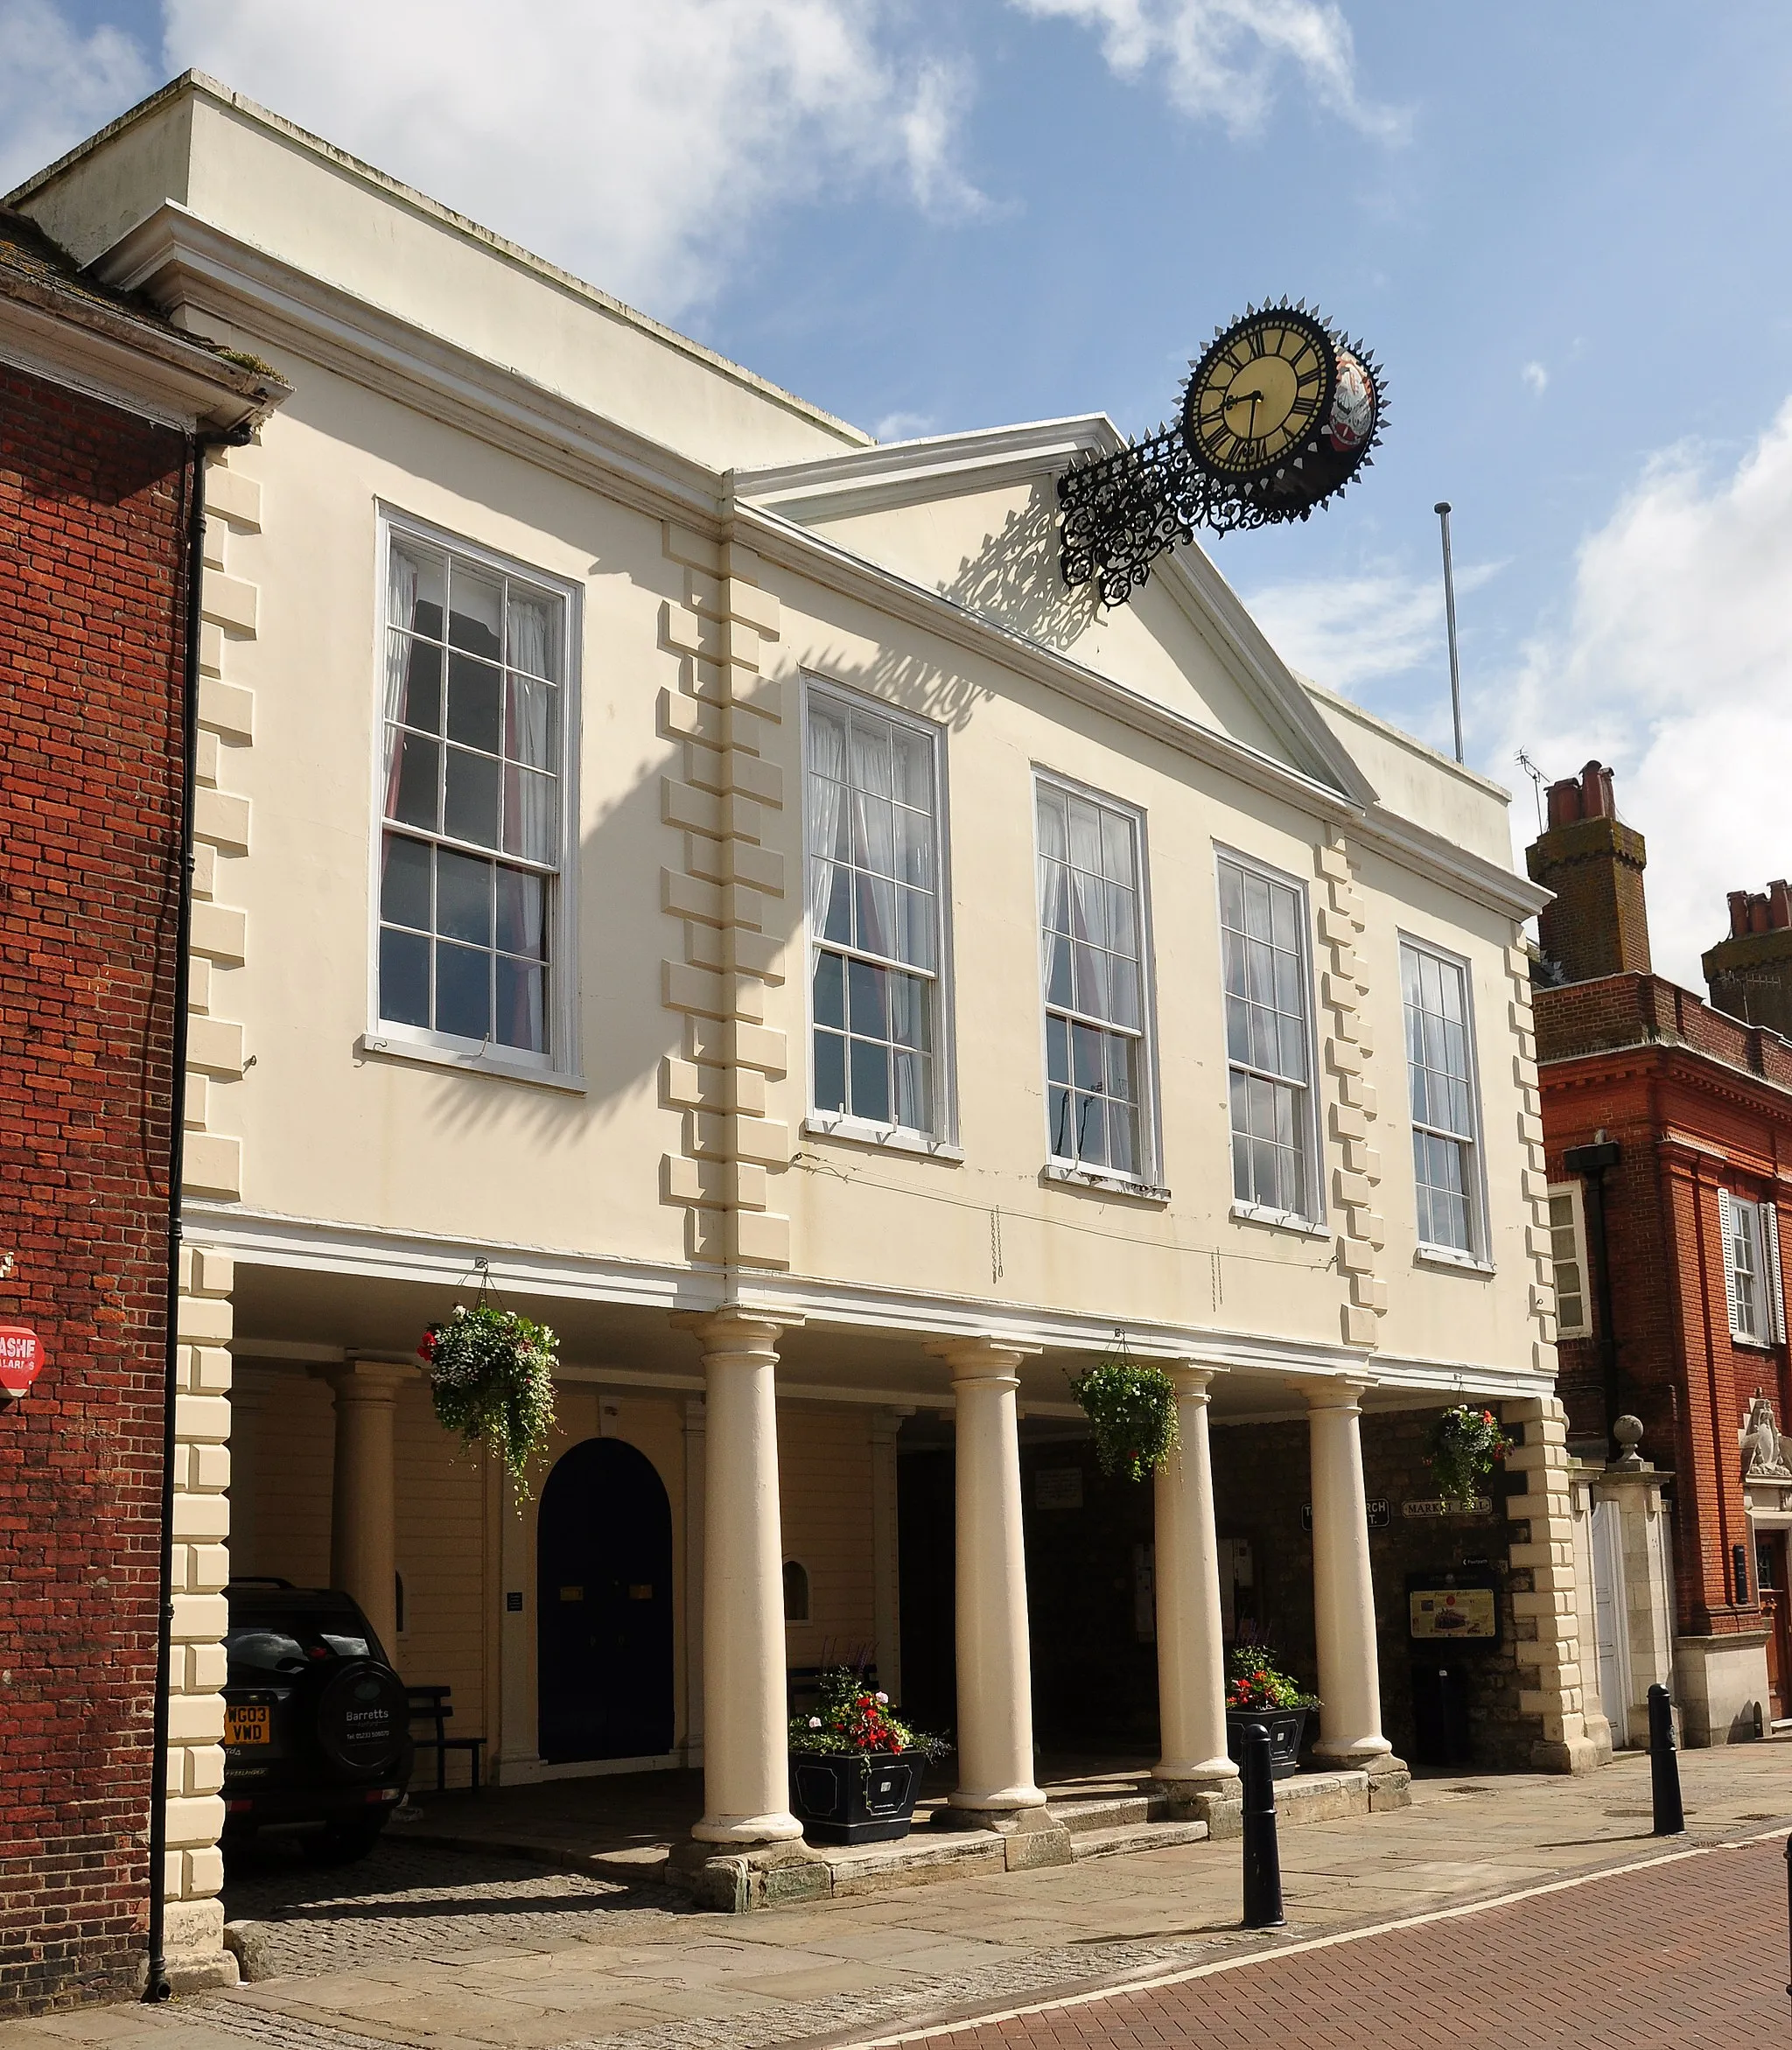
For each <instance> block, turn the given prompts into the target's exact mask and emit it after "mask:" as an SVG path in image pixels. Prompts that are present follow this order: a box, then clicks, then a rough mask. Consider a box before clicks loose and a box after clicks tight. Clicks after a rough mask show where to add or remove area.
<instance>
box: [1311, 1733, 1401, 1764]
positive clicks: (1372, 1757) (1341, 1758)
mask: <svg viewBox="0 0 1792 2050" xmlns="http://www.w3.org/2000/svg"><path fill="white" fill-rule="evenodd" d="M1393 1756H1394V1746H1392V1745H1391V1744H1390V1743H1389V1741H1388V1740H1387V1739H1386V1738H1385V1737H1346V1738H1339V1739H1335V1740H1333V1741H1328V1740H1327V1739H1325V1738H1323V1737H1321V1738H1320V1740H1319V1742H1318V1743H1317V1744H1315V1745H1314V1746H1313V1762H1314V1763H1315V1764H1316V1765H1322V1766H1331V1767H1334V1768H1335V1769H1336V1770H1337V1771H1339V1772H1341V1773H1373V1772H1375V1771H1376V1769H1377V1767H1376V1760H1379V1759H1384V1758H1393ZM1399 1762H1400V1761H1399V1760H1397V1759H1396V1760H1395V1763H1396V1764H1397V1765H1398V1764H1399ZM1401 1769H1402V1771H1404V1770H1405V1768H1404V1767H1401Z"/></svg>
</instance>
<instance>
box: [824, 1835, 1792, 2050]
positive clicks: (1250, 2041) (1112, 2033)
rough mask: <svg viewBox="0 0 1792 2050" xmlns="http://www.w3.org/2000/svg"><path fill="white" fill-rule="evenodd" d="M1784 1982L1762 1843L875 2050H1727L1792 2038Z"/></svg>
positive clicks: (1781, 1917) (1777, 1852)
mask: <svg viewBox="0 0 1792 2050" xmlns="http://www.w3.org/2000/svg"><path fill="white" fill-rule="evenodd" d="M1786 1973H1787V1914H1786V1858H1785V1844H1784V1840H1783V1838H1782V1837H1775V1838H1774V1839H1772V1840H1770V1841H1768V1842H1765V1843H1754V1844H1738V1845H1732V1846H1726V1847H1725V1848H1722V1849H1719V1850H1713V1851H1695V1852H1693V1853H1691V1854H1690V1855H1689V1856H1686V1857H1684V1858H1670V1859H1668V1860H1666V1861H1665V1862H1661V1863H1657V1864H1655V1865H1650V1866H1648V1867H1646V1868H1644V1869H1643V1870H1642V1871H1636V1872H1628V1873H1624V1874H1614V1875H1612V1876H1610V1877H1607V1878H1589V1879H1578V1880H1571V1881H1568V1882H1566V1883H1565V1885H1564V1886H1562V1887H1561V1888H1560V1889H1559V1890H1558V1891H1553V1892H1551V1893H1547V1894H1545V1895H1544V1896H1543V1897H1541V1898H1539V1897H1537V1896H1532V1897H1531V1898H1530V1899H1528V1900H1518V1901H1514V1902H1512V1903H1510V1904H1509V1905H1504V1906H1499V1905H1495V1906H1488V1907H1476V1908H1473V1909H1470V1910H1467V1911H1466V1912H1463V1911H1456V1912H1453V1913H1447V1914H1445V1915H1443V1916H1441V1917H1438V1916H1433V1917H1432V1918H1429V1919H1428V1920H1426V1921H1425V1922H1423V1923H1422V1924H1421V1925H1419V1926H1418V1927H1410V1926H1409V1927H1407V1928H1397V1929H1389V1930H1385V1931H1383V1932H1381V1933H1379V1934H1366V1935H1356V1936H1345V1937H1340V1938H1334V1939H1331V1940H1329V1941H1326V1942H1321V1943H1320V1944H1318V1945H1315V1946H1311V1947H1307V1948H1303V1949H1293V1950H1290V1949H1283V1950H1279V1951H1278V1952H1276V1953H1274V1954H1272V1955H1271V1956H1267V1957H1262V1958H1255V1959H1251V1960H1249V1961H1246V1962H1243V1963H1240V1964H1238V1965H1237V1966H1236V1968H1228V1967H1223V1966H1222V1967H1221V1968H1219V1969H1217V1970H1209V1971H1208V1972H1207V1973H1206V1974H1204V1975H1203V1976H1202V1977H1198V1978H1187V1979H1184V1980H1183V1981H1182V1983H1181V1984H1172V1985H1163V1986H1159V1987H1157V1988H1154V1989H1146V1990H1143V1991H1127V1992H1116V1993H1108V1994H1102V1995H1096V1996H1084V1997H1082V1998H1075V1999H1073V2000H1070V2001H1063V2002H1057V2003H1054V2004H1051V2005H1047V2006H1045V2007H1044V2008H1042V2009H1036V2010H1034V2011H1033V2012H1022V2013H1019V2014H1010V2015H1006V2016H1004V2017H1001V2018H999V2019H989V2020H985V2021H984V2022H982V2023H980V2024H978V2023H972V2024H965V2025H961V2026H959V2027H956V2028H954V2029H949V2030H935V2031H933V2032H931V2033H926V2034H919V2035H916V2034H910V2035H900V2034H899V2035H895V2036H881V2037H879V2038H878V2039H876V2042H877V2043H878V2044H879V2046H890V2047H893V2046H895V2045H899V2044H900V2045H906V2046H910V2047H912V2050H923V2047H924V2046H926V2047H932V2050H1085V2047H1087V2046H1089V2045H1100V2046H1102V2047H1103V2050H1134V2047H1136V2046H1137V2047H1143V2046H1146V2045H1149V2046H1152V2050H1157V2047H1158V2046H1160V2045H1164V2044H1171V2043H1199V2044H1201V2045H1202V2046H1203V2050H1271V2047H1273V2050H1282V2047H1283V2046H1285V2045H1286V2044H1288V2043H1290V2042H1291V2041H1294V2042H1298V2043H1299V2045H1300V2046H1301V2050H1386V2046H1389V2045H1397V2046H1403V2047H1404V2046H1407V2045H1411V2046H1414V2047H1415V2050H1417V2047H1418V2046H1421V2045H1423V2046H1430V2045H1433V2044H1436V2045H1446V2044H1447V2045H1448V2046H1450V2050H1510V2047H1513V2046H1517V2045H1521V2044H1522V2045H1523V2047H1524V2050H1738V2047H1739V2046H1751V2047H1756V2046H1766V2045H1768V2044H1775V2043H1784V2042H1785V2041H1786V2040H1787V2039H1788V2037H1789V2036H1792V2002H1789V1999H1788V1996H1787V1983H1786ZM865 2050H869V2046H866V2047H865Z"/></svg>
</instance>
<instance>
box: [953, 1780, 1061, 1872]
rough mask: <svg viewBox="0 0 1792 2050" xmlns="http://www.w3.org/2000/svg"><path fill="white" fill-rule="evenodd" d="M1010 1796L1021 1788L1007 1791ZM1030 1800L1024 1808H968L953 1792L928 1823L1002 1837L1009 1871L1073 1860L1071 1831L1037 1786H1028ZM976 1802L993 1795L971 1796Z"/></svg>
mask: <svg viewBox="0 0 1792 2050" xmlns="http://www.w3.org/2000/svg"><path fill="white" fill-rule="evenodd" d="M1006 1791H1007V1792H1008V1793H1009V1794H1010V1795H1012V1794H1014V1793H1018V1792H1019V1791H1022V1790H1021V1789H1019V1788H1011V1789H1008V1790H1006ZM1031 1792H1032V1794H1033V1800H1032V1802H1029V1803H1028V1804H1027V1805H1026V1806H1025V1807H1013V1806H1011V1807H1006V1808H994V1807H991V1808H969V1807H966V1806H965V1805H964V1804H963V1802H961V1801H960V1799H959V1796H958V1795H956V1794H954V1795H949V1796H948V1800H947V1805H946V1806H945V1807H944V1808H939V1809H935V1810H934V1819H933V1821H932V1823H930V1824H929V1825H928V1826H929V1828H931V1829H935V1830H993V1831H994V1833H995V1834H996V1835H997V1836H998V1837H1002V1838H1004V1839H1005V1843H1004V1847H1003V1849H1004V1856H1005V1859H1006V1863H1007V1867H1008V1870H1009V1871H1010V1872H1030V1871H1031V1870H1032V1869H1033V1867H1034V1866H1035V1865H1069V1864H1071V1863H1072V1862H1073V1859H1072V1854H1071V1850H1070V1832H1069V1830H1067V1829H1066V1828H1065V1826H1064V1824H1063V1823H1061V1822H1060V1821H1059V1819H1058V1818H1057V1816H1054V1814H1053V1813H1052V1811H1051V1809H1049V1808H1047V1805H1046V1797H1045V1795H1043V1794H1041V1793H1040V1790H1039V1788H1037V1787H1035V1788H1032V1789H1031ZM970 1798H971V1799H972V1800H975V1801H989V1800H992V1799H994V1798H996V1797H995V1796H992V1795H982V1794H979V1795H972V1796H970Z"/></svg>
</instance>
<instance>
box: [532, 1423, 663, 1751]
mask: <svg viewBox="0 0 1792 2050" xmlns="http://www.w3.org/2000/svg"><path fill="white" fill-rule="evenodd" d="M535 1618H536V1648H537V1656H538V1661H539V1688H540V1700H539V1717H538V1736H537V1742H538V1744H539V1746H540V1749H541V1754H542V1757H543V1758H544V1759H546V1760H549V1763H550V1764H555V1765H563V1764H570V1763H571V1762H572V1761H574V1760H580V1759H599V1758H652V1757H656V1756H658V1755H659V1754H661V1753H665V1752H669V1751H670V1750H671V1748H672V1736H673V1723H672V1505H671V1503H670V1502H669V1501H668V1500H667V1499H666V1489H665V1487H664V1484H663V1483H662V1480H661V1479H660V1477H659V1475H658V1474H657V1473H655V1471H654V1468H653V1464H652V1462H651V1461H650V1460H649V1459H647V1457H646V1456H645V1455H644V1454H643V1453H641V1452H637V1451H636V1450H635V1448H634V1446H633V1445H627V1444H625V1443H624V1442H623V1441H622V1439H620V1438H586V1439H585V1440H584V1443H583V1444H582V1445H574V1446H573V1447H572V1449H571V1450H570V1452H566V1453H564V1454H563V1456H562V1457H561V1459H558V1460H557V1461H556V1464H555V1466H554V1471H553V1472H552V1473H550V1474H549V1476H548V1484H547V1486H546V1487H544V1488H543V1489H542V1508H541V1515H540V1518H539V1521H538V1522H537V1524H536V1531H535Z"/></svg>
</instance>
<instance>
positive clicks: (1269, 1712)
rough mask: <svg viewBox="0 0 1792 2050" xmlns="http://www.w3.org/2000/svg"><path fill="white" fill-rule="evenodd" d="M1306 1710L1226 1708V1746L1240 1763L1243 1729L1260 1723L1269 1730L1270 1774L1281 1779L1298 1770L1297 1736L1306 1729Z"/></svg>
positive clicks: (1298, 1741) (1298, 1749) (1241, 1763)
mask: <svg viewBox="0 0 1792 2050" xmlns="http://www.w3.org/2000/svg"><path fill="white" fill-rule="evenodd" d="M1312 1712H1313V1711H1311V1710H1310V1709H1304V1708H1298V1709H1228V1710H1227V1711H1226V1749H1227V1750H1228V1751H1229V1753H1231V1755H1232V1757H1233V1758H1234V1759H1235V1760H1236V1761H1237V1762H1238V1764H1240V1765H1241V1766H1242V1765H1243V1763H1244V1732H1246V1731H1247V1730H1248V1729H1250V1726H1251V1725H1252V1724H1253V1723H1261V1724H1262V1725H1263V1726H1264V1729H1265V1730H1267V1731H1268V1732H1269V1733H1270V1776H1271V1779H1275V1780H1285V1779H1287V1778H1288V1777H1289V1776H1290V1774H1293V1773H1298V1772H1299V1770H1300V1739H1301V1737H1302V1735H1303V1734H1304V1733H1305V1732H1306V1718H1307V1717H1308V1716H1309V1715H1310V1714H1312Z"/></svg>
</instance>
